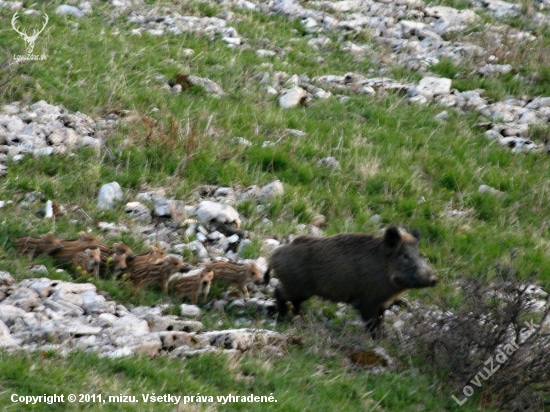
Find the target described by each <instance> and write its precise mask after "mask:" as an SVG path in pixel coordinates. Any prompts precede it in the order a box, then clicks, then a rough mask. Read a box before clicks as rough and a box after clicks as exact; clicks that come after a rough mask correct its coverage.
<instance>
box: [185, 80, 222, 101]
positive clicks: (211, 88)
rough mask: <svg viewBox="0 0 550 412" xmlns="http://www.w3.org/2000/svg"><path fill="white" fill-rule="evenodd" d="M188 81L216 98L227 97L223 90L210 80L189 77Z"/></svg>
mask: <svg viewBox="0 0 550 412" xmlns="http://www.w3.org/2000/svg"><path fill="white" fill-rule="evenodd" d="M187 80H188V81H189V83H191V84H193V85H195V86H200V87H202V88H204V90H206V91H207V92H208V93H210V94H212V95H214V96H218V97H221V96H224V95H225V93H224V91H223V89H222V88H221V87H220V86H219V85H218V84H217V83H214V82H213V81H212V80H210V79H205V78H202V77H196V76H188V77H187Z"/></svg>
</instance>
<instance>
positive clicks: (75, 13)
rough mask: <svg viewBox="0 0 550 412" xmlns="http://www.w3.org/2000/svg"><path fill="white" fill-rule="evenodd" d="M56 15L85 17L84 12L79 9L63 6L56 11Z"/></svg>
mask: <svg viewBox="0 0 550 412" xmlns="http://www.w3.org/2000/svg"><path fill="white" fill-rule="evenodd" d="M55 13H56V14H68V15H71V16H74V17H78V18H80V17H84V12H83V11H82V10H80V9H79V8H77V7H74V6H69V5H67V4H63V5H61V6H59V7H57V9H55Z"/></svg>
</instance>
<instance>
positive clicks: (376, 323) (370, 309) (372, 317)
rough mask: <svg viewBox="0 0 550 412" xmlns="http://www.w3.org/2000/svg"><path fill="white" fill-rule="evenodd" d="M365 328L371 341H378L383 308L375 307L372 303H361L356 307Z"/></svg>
mask: <svg viewBox="0 0 550 412" xmlns="http://www.w3.org/2000/svg"><path fill="white" fill-rule="evenodd" d="M357 309H359V312H360V313H361V318H362V319H363V321H364V322H365V327H366V328H367V329H368V331H369V332H370V335H371V337H372V339H375V340H376V339H379V338H380V336H381V332H382V320H383V319H384V308H383V307H379V306H375V305H373V304H372V303H370V302H368V303H362V304H359V305H358V306H357Z"/></svg>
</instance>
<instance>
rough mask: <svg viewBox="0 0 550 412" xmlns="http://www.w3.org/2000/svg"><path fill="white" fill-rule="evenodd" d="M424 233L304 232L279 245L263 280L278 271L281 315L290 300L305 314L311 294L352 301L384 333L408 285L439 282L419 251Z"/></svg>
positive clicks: (376, 331)
mask: <svg viewBox="0 0 550 412" xmlns="http://www.w3.org/2000/svg"><path fill="white" fill-rule="evenodd" d="M419 240H420V232H419V231H418V230H415V231H413V232H412V235H411V234H409V233H406V232H401V231H399V230H398V229H397V228H396V227H389V228H387V229H386V233H385V235H384V236H382V237H375V236H371V235H367V234H361V233H343V234H339V235H335V236H331V237H326V238H318V237H313V236H299V237H297V238H296V239H294V241H293V242H291V243H289V244H288V245H285V246H281V247H280V248H278V249H276V250H275V252H274V253H273V255H272V256H271V258H270V261H269V267H268V269H267V271H266V273H265V275H264V282H265V283H266V284H267V283H269V279H270V272H271V271H274V272H275V274H276V276H277V278H278V279H279V281H280V282H281V284H280V285H279V286H278V287H277V288H276V290H275V297H276V299H277V305H278V307H279V314H280V315H281V316H284V315H286V312H287V306H286V303H287V302H291V303H292V305H293V306H294V311H295V312H296V313H300V305H301V304H302V302H304V301H305V300H307V299H309V298H310V297H312V296H314V295H315V296H320V297H322V298H325V299H328V300H331V301H334V302H345V303H350V304H352V305H353V307H354V308H355V309H357V310H358V311H359V312H360V313H361V317H362V318H363V320H364V321H365V322H366V325H367V328H368V329H369V330H370V333H371V335H372V337H373V338H374V339H377V338H378V337H379V336H380V332H381V323H382V320H383V319H382V318H383V314H384V310H385V309H386V308H387V307H389V306H390V305H391V304H392V303H393V302H394V301H395V300H396V299H397V298H398V297H399V296H400V295H402V294H403V293H405V292H407V291H408V290H409V289H415V288H424V287H430V286H435V285H436V284H437V282H438V279H437V278H436V276H435V274H434V273H433V271H432V270H431V269H430V267H429V266H428V264H427V262H426V261H425V260H424V259H422V258H421V257H420V255H419V253H418V243H419Z"/></svg>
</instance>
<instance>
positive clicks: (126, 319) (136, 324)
mask: <svg viewBox="0 0 550 412" xmlns="http://www.w3.org/2000/svg"><path fill="white" fill-rule="evenodd" d="M107 332H108V333H109V334H110V335H111V336H112V337H117V336H128V335H133V336H139V335H145V334H147V333H149V332H150V329H149V325H148V324H147V321H145V320H143V319H139V318H138V317H136V316H135V315H131V314H129V315H126V316H123V317H121V318H118V319H117V320H116V322H115V323H114V324H113V326H112V327H111V328H109V329H108V330H107Z"/></svg>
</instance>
